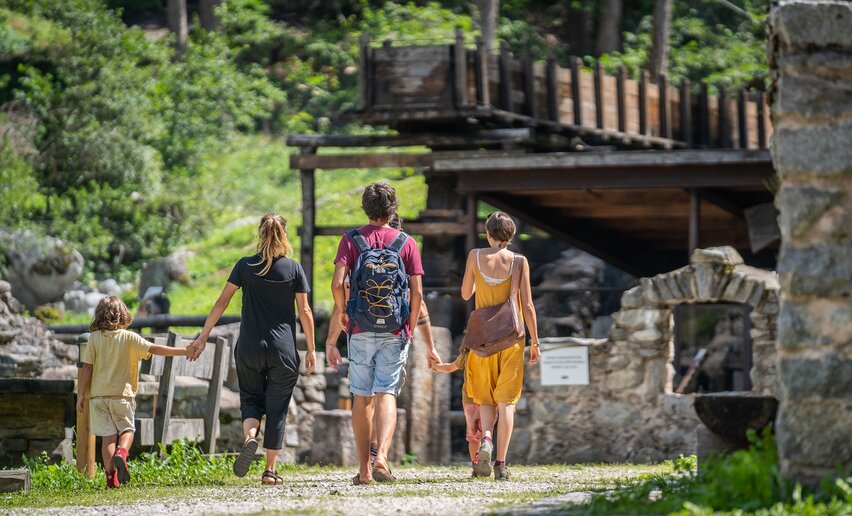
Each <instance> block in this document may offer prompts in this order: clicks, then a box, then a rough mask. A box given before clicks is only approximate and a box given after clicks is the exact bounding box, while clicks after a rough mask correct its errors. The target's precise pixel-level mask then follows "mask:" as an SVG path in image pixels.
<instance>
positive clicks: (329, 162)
mask: <svg viewBox="0 0 852 516" xmlns="http://www.w3.org/2000/svg"><path fill="white" fill-rule="evenodd" d="M432 159H433V156H432V153H429V152H423V153H410V152H396V153H394V152H388V153H375V154H326V155H321V156H319V155H316V154H308V153H303V154H293V155H291V156H290V168H291V169H297V170H304V171H313V170H316V169H324V170H331V169H337V168H401V167H415V168H416V167H428V166H430V165H431V164H432Z"/></svg>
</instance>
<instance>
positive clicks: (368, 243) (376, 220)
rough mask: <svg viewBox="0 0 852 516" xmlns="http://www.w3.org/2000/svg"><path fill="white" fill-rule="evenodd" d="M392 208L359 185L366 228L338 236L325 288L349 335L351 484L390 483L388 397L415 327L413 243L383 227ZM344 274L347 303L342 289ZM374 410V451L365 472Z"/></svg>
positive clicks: (417, 300)
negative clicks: (354, 459)
mask: <svg viewBox="0 0 852 516" xmlns="http://www.w3.org/2000/svg"><path fill="white" fill-rule="evenodd" d="M398 206H399V203H398V202H397V199H396V192H395V191H394V189H393V188H392V187H391V186H389V185H387V184H385V183H373V184H371V185H369V186H367V188H366V189H365V190H364V195H363V196H362V198H361V207H362V208H363V209H364V213H365V214H366V215H367V217H368V219H369V223H368V224H367V225H366V226H362V227H360V228H358V229H354V230H352V231H349V232H348V233H346V234H345V235H343V237H342V238H341V239H340V244H339V246H338V249H337V257H336V258H335V259H334V277H333V278H332V281H331V290H332V293H333V295H334V303H335V306H336V308H337V311H338V313H340V314H341V324H342V325H343V327H344V328H348V330H349V331H348V334H349V346H348V348H349V390H350V391H351V392H352V394H354V395H355V401H354V404H353V407H352V430H353V433H354V434H355V446H356V447H357V449H358V458H359V461H360V470H359V472H358V474H357V475H355V478H354V479H353V483H354V484H356V485H360V484H367V483H370V482H372V481H373V480H374V479H375V480H376V481H379V482H392V481H394V480H395V478H394V476H393V474H392V473H391V471H390V467H389V465H388V458H387V455H388V451H389V450H390V445H391V441H392V440H393V434H394V430H395V429H396V396H397V394H398V393H399V387H400V380H401V377H402V369H403V368H404V367H405V359H406V358H407V356H408V345H409V342H410V340H411V330H412V329H413V328H414V327H415V326H416V325H417V319H418V317H419V314H420V304H421V303H422V302H423V282H422V275H423V265H422V264H421V261H420V252H419V250H418V249H417V243H416V242H415V241H414V239H413V238H410V237H409V236H408V235H406V234H405V233H403V232H401V231H397V230H395V229H393V228H391V227H390V226H389V225H388V220H389V219H390V217H391V215H393V214H394V213H396V209H397V207H398ZM347 275H349V277H350V294H349V300H348V301H346V292H345V288H344V282H345V279H346V276H347ZM409 290H410V294H409ZM430 354H431V353H430ZM331 359H332V357H331V356H329V360H330V361H331ZM374 412H376V413H377V416H376V425H377V427H378V428H377V435H378V453H377V454H376V456H375V464H374V465H373V466H372V467H371V465H370V433H371V431H372V425H373V415H374Z"/></svg>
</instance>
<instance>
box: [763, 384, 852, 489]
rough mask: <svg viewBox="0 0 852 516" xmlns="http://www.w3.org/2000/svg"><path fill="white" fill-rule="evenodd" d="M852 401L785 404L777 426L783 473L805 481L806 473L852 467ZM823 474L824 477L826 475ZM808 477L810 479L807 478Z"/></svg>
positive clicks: (788, 402) (817, 400) (810, 479)
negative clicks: (838, 467) (803, 475)
mask: <svg viewBox="0 0 852 516" xmlns="http://www.w3.org/2000/svg"><path fill="white" fill-rule="evenodd" d="M850 428H852V401H850V400H849V399H846V400H839V399H831V400H820V399H810V400H807V401H785V400H782V403H781V406H780V408H779V412H778V420H777V424H776V436H777V442H778V449H779V454H780V456H781V457H782V459H783V460H782V461H781V468H782V473H783V474H785V475H789V474H790V473H794V474H795V478H796V479H797V480H804V481H806V482H810V481H814V480H816V481H818V480H819V478H818V477H819V476H821V474H817V475H815V476H817V478H802V474H800V473H797V472H800V471H803V470H809V469H810V470H812V471H820V470H822V471H823V472H824V473H829V472H831V471H832V470H834V467H835V466H836V465H838V464H839V465H841V466H843V467H846V468H848V467H850V466H852V440H850V438H849V429H850ZM824 473H823V474H824ZM805 476H806V477H807V475H805Z"/></svg>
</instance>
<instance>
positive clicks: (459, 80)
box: [360, 31, 772, 149]
mask: <svg viewBox="0 0 852 516" xmlns="http://www.w3.org/2000/svg"><path fill="white" fill-rule="evenodd" d="M360 56H361V68H360V100H361V113H363V114H364V115H366V118H367V119H372V120H374V121H375V120H379V121H381V120H385V121H388V122H392V121H393V120H394V117H397V119H399V120H405V119H406V118H407V117H413V116H415V115H414V114H412V111H414V112H416V114H417V115H418V116H419V117H420V118H419V119H421V120H427V121H428V120H429V118H430V117H432V118H434V119H447V118H451V115H452V112H457V113H459V114H461V115H471V114H472V115H473V116H476V115H477V114H480V115H482V116H490V117H492V118H497V119H500V118H501V117H502V118H505V119H506V120H507V122H514V123H517V122H518V121H521V122H523V121H527V122H529V123H532V125H536V126H539V127H550V128H551V129H559V128H561V129H564V130H568V131H571V130H573V131H575V132H577V133H579V134H582V135H586V136H589V137H593V138H596V139H597V140H598V141H600V142H604V143H605V142H608V141H610V142H613V143H616V144H618V143H630V142H633V143H636V142H640V143H641V142H644V143H645V146H646V147H647V146H649V145H654V146H658V145H661V144H662V146H664V147H669V148H671V147H712V148H740V149H745V148H749V149H757V148H766V147H767V145H768V141H769V137H770V136H771V134H772V124H771V122H770V119H769V109H768V107H767V104H766V96H765V94H764V92H762V91H753V90H745V89H743V90H738V91H736V92H728V91H727V90H726V89H725V88H724V87H723V86H716V90H717V91H718V93H716V94H711V93H710V91H711V90H712V88H711V87H710V85H709V84H707V83H701V84H698V85H693V84H691V83H690V82H689V81H688V80H686V79H684V80H682V81H680V83H679V84H677V85H676V87H675V85H672V84H670V81H669V80H668V78H667V77H666V76H665V75H661V76H660V77H659V78H658V79H657V81H656V82H652V81H651V79H650V77H649V74H648V72H647V70H642V71H641V72H640V73H639V75H638V77H637V78H636V79H634V78H630V77H628V73H627V70H626V69H625V68H624V67H621V68H619V69H618V73H617V74H616V75H609V74H607V73H605V71H604V70H603V68H602V66H601V64H600V62H598V63H596V65H595V66H594V67H592V68H591V69H587V68H586V67H585V66H584V65H583V63H582V60H580V59H579V58H571V59H570V67H569V68H562V67H560V66H557V65H556V63H555V61H554V59H553V58H550V59H547V61H546V62H537V61H535V60H534V59H533V57H532V55H531V52H530V51H529V50H527V51H526V52H524V54H523V55H522V56H521V57H520V58H519V57H516V56H514V55H513V54H512V53H511V52H510V51H509V47H508V44H507V43H505V42H503V43H502V44H501V45H500V50H499V54H497V55H491V54H489V53H488V52H487V51H486V48H485V45H484V43H483V42H482V40H481V39H477V41H476V46H475V48H474V49H470V48H467V47H466V46H465V44H464V35H463V34H462V33H461V32H460V31H459V32H458V33H457V34H456V42H455V43H454V44H450V45H422V46H393V45H392V44H391V42H390V41H385V42H384V43H383V44H382V46H380V47H373V46H371V45H370V42H369V40H367V39H366V38H363V39H362V40H361V48H360ZM382 114H384V118H382ZM596 143H597V142H596Z"/></svg>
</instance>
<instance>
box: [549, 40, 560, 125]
mask: <svg viewBox="0 0 852 516" xmlns="http://www.w3.org/2000/svg"><path fill="white" fill-rule="evenodd" d="M546 72H547V73H546V75H547V119H548V120H552V121H554V122H559V87H558V85H557V78H556V60H555V59H553V56H548V57H547V70H546Z"/></svg>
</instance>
